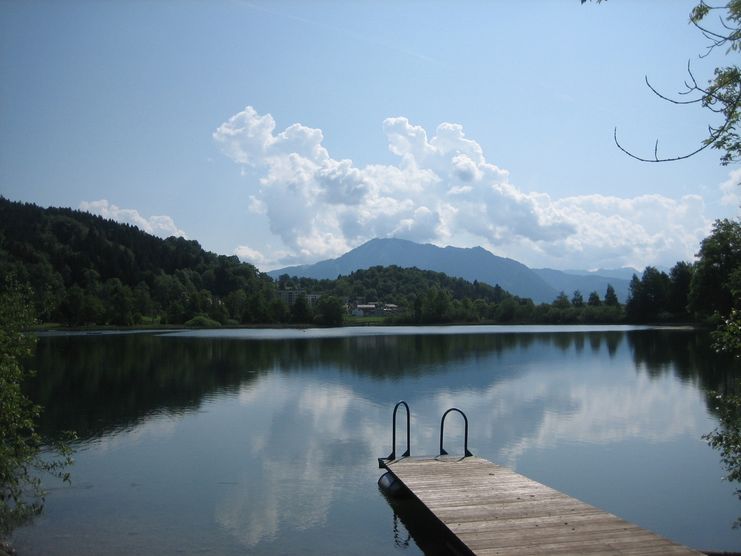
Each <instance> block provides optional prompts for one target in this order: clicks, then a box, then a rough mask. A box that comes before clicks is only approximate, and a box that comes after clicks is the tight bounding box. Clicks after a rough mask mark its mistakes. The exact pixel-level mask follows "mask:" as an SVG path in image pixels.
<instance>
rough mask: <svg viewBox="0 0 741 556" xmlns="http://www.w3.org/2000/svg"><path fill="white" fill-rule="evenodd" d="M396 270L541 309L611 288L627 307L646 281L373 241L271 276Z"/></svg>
mask: <svg viewBox="0 0 741 556" xmlns="http://www.w3.org/2000/svg"><path fill="white" fill-rule="evenodd" d="M390 265H396V266H400V267H403V268H409V267H417V268H419V269H421V270H434V271H436V272H444V273H445V274H447V275H449V276H453V277H459V278H463V279H465V280H469V281H474V280H478V281H480V282H485V283H487V284H490V285H492V286H494V285H496V284H499V286H501V287H502V288H504V289H505V290H507V291H508V292H510V293H512V294H514V295H517V296H520V297H529V298H531V299H532V300H533V301H534V302H536V303H550V302H552V301H553V300H554V299H555V298H556V296H557V295H558V294H559V292H561V291H563V292H565V293H566V294H567V295H568V296H569V297H571V295H572V294H573V292H574V291H576V290H579V291H580V292H581V293H582V295H583V296H584V299H585V300H586V298H587V297H588V296H589V293H590V292H592V291H596V292H597V293H598V294H599V295H600V297H601V298H604V294H605V291H606V289H607V285H608V284H610V285H612V287H613V288H614V289H615V293H616V294H617V296H618V299H620V301H621V302H624V301H625V300H626V299H627V297H628V291H629V284H630V278H631V277H632V275H633V274H634V273H635V274H638V275H640V272H638V271H637V270H635V269H632V268H623V269H614V270H604V271H601V272H600V271H597V272H590V271H561V270H553V269H549V268H541V269H531V268H529V267H527V266H525V265H524V264H522V263H520V262H518V261H515V260H514V259H509V258H505V257H498V256H497V255H494V254H493V253H491V252H489V251H487V250H486V249H484V248H483V247H470V248H463V247H437V246H435V245H431V244H429V243H425V244H420V243H415V242H413V241H409V240H405V239H394V238H385V239H380V238H377V239H372V240H370V241H368V242H366V243H364V244H363V245H360V246H359V247H356V248H355V249H352V250H351V251H348V252H347V253H345V254H344V255H342V256H340V257H337V258H336V259H327V260H324V261H320V262H318V263H315V264H311V265H299V266H289V267H285V268H280V269H276V270H272V271H270V272H268V274H269V275H270V276H271V277H273V278H277V277H279V276H281V275H283V274H288V275H290V276H298V277H307V278H315V279H318V280H321V279H335V278H337V276H340V275H343V276H346V275H348V274H350V273H351V272H353V271H355V270H359V269H365V268H370V267H372V266H390Z"/></svg>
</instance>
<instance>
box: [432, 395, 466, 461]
mask: <svg viewBox="0 0 741 556" xmlns="http://www.w3.org/2000/svg"><path fill="white" fill-rule="evenodd" d="M451 411H457V412H458V413H460V414H461V415H462V416H463V425H464V428H463V453H464V456H465V457H469V456H473V454H472V453H471V452H469V451H468V417H466V414H465V413H463V412H462V411H461V410H460V409H458V408H457V407H451V408H450V409H448V410H447V411H446V412H445V413H443V417H442V419H440V455H441V456H445V455H447V454H448V452H446V451H445V450H444V449H443V431H444V430H445V417H447V416H448V413H450V412H451Z"/></svg>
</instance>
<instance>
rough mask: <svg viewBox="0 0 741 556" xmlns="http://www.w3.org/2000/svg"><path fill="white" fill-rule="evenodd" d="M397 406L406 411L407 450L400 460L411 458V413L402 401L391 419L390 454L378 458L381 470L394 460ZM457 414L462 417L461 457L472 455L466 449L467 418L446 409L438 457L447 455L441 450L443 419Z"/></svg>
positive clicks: (456, 409) (456, 410)
mask: <svg viewBox="0 0 741 556" xmlns="http://www.w3.org/2000/svg"><path fill="white" fill-rule="evenodd" d="M399 406H404V409H405V410H406V416H407V427H406V428H407V449H406V451H405V452H404V453H403V454H401V457H400V458H399V459H401V458H407V457H410V456H411V435H410V433H409V431H410V428H411V419H412V418H411V413H410V411H409V404H407V402H405V401H404V400H402V401H400V402H397V404H396V405H395V406H394V413H393V416H392V418H391V453H390V454H389V455H388V456H387V457H385V458H378V467H379V468H381V469H385V468H386V464H387V463H389V462H392V461H394V460H396V459H397V458H396V413H397V412H398V410H399ZM453 411H455V412H457V413H460V414H461V416H462V417H463V424H464V429H463V454H464V456H463V457H471V456H473V454H472V453H471V451H470V450H469V449H468V417H466V414H465V413H463V411H461V410H460V409H458V408H457V407H451V408H450V409H448V410H447V411H446V412H445V413H443V416H442V418H441V419H440V453H439V455H440V456H446V455H448V452H447V451H446V450H445V448H443V439H444V433H445V418H446V417H447V416H448V414H449V413H451V412H453Z"/></svg>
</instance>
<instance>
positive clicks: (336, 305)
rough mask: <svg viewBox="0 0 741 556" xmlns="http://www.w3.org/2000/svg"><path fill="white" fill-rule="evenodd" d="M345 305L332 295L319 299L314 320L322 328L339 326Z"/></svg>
mask: <svg viewBox="0 0 741 556" xmlns="http://www.w3.org/2000/svg"><path fill="white" fill-rule="evenodd" d="M345 313H346V311H345V305H344V304H343V303H342V301H340V299H339V298H337V297H335V296H333V295H327V296H322V297H321V298H319V301H318V303H317V307H316V316H315V317H314V320H315V321H316V322H317V324H321V325H323V326H341V325H342V321H343V319H344V315H345Z"/></svg>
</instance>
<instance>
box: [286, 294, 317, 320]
mask: <svg viewBox="0 0 741 556" xmlns="http://www.w3.org/2000/svg"><path fill="white" fill-rule="evenodd" d="M313 320H314V314H313V311H312V310H311V306H309V302H308V301H307V300H306V296H305V295H299V296H298V298H297V299H296V301H294V303H293V305H292V306H291V322H293V323H295V324H309V323H310V322H312V321H313Z"/></svg>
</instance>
